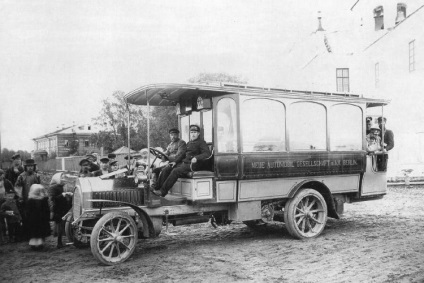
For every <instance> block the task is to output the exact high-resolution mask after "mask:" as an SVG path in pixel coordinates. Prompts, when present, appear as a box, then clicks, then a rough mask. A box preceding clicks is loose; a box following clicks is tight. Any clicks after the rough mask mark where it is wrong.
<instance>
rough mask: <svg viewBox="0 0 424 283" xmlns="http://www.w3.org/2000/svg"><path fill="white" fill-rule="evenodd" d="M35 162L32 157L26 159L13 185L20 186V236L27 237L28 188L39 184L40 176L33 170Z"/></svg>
mask: <svg viewBox="0 0 424 283" xmlns="http://www.w3.org/2000/svg"><path fill="white" fill-rule="evenodd" d="M36 165H37V164H36V163H35V161H34V159H27V160H26V161H25V165H24V172H23V173H22V174H21V175H19V177H18V179H17V180H16V183H15V187H21V188H22V191H21V198H22V202H21V204H20V205H19V210H20V212H21V216H22V233H23V235H22V238H23V239H28V238H29V226H28V225H29V223H28V215H27V214H26V204H27V201H28V194H29V189H30V188H31V186H32V185H34V184H41V179H40V176H39V175H38V174H37V173H36V172H35V166H36Z"/></svg>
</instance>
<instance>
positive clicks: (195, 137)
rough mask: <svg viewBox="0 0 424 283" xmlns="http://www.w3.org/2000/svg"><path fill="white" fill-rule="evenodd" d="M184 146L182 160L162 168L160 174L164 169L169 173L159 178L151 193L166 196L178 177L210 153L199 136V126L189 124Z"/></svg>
mask: <svg viewBox="0 0 424 283" xmlns="http://www.w3.org/2000/svg"><path fill="white" fill-rule="evenodd" d="M186 148H187V150H186V152H185V157H184V158H183V159H182V162H180V163H178V164H177V165H176V166H174V167H171V166H168V167H165V168H164V169H163V170H162V174H163V173H164V171H165V170H166V171H168V170H169V171H170V173H167V174H168V177H167V178H166V179H165V180H159V184H161V186H160V187H159V184H158V188H159V189H156V190H152V193H153V194H155V195H157V196H162V197H164V196H166V195H167V194H168V192H169V190H170V189H171V188H172V186H173V185H174V184H175V182H176V181H177V180H178V178H179V177H182V176H185V175H186V174H187V173H188V172H190V171H191V165H193V166H194V165H195V164H196V163H198V162H199V161H202V160H205V159H206V158H208V157H209V156H210V155H211V152H210V151H209V147H208V145H207V144H206V142H205V141H204V140H203V139H202V138H201V137H200V127H199V126H197V125H191V126H190V141H189V142H188V143H187V147H186ZM166 171H165V172H166ZM162 174H161V175H160V176H159V179H161V178H162Z"/></svg>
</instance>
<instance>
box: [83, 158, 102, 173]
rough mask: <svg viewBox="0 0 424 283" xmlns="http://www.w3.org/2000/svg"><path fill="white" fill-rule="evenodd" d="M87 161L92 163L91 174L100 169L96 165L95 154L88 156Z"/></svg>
mask: <svg viewBox="0 0 424 283" xmlns="http://www.w3.org/2000/svg"><path fill="white" fill-rule="evenodd" d="M85 159H87V160H88V161H89V162H90V169H89V170H90V172H94V171H97V170H99V169H100V166H99V165H97V163H96V161H97V157H96V156H95V155H94V154H87V155H86V156H85Z"/></svg>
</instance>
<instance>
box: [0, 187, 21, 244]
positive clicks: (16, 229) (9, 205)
mask: <svg viewBox="0 0 424 283" xmlns="http://www.w3.org/2000/svg"><path fill="white" fill-rule="evenodd" d="M0 211H1V213H2V214H3V215H5V217H6V222H7V228H8V230H9V242H11V243H14V242H17V240H18V236H19V233H20V227H21V221H22V217H21V214H20V213H19V209H18V206H17V205H16V194H15V193H7V194H6V201H5V202H4V203H3V204H2V205H1V207H0Z"/></svg>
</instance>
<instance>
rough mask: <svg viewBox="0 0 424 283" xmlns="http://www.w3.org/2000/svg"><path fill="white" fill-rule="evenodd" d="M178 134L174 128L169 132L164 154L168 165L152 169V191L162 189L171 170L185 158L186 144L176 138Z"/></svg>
mask: <svg viewBox="0 0 424 283" xmlns="http://www.w3.org/2000/svg"><path fill="white" fill-rule="evenodd" d="M179 133H180V131H179V130H178V129H176V128H173V129H170V130H169V137H170V138H171V143H170V144H169V145H168V147H167V148H166V150H165V152H164V153H165V154H166V155H167V156H168V157H169V163H168V164H167V165H166V166H163V167H158V168H155V169H153V179H152V186H151V188H152V189H153V190H156V189H158V188H160V187H162V185H163V183H164V182H165V180H166V179H167V178H168V176H169V174H170V173H171V171H172V168H173V167H174V166H175V165H177V164H179V163H181V161H182V160H183V159H184V157H185V154H186V150H187V144H186V142H185V141H183V140H182V139H180V138H179V137H178V135H179ZM162 161H163V162H165V161H166V160H165V158H163V159H162ZM169 167H170V168H169ZM156 180H158V182H156Z"/></svg>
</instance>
